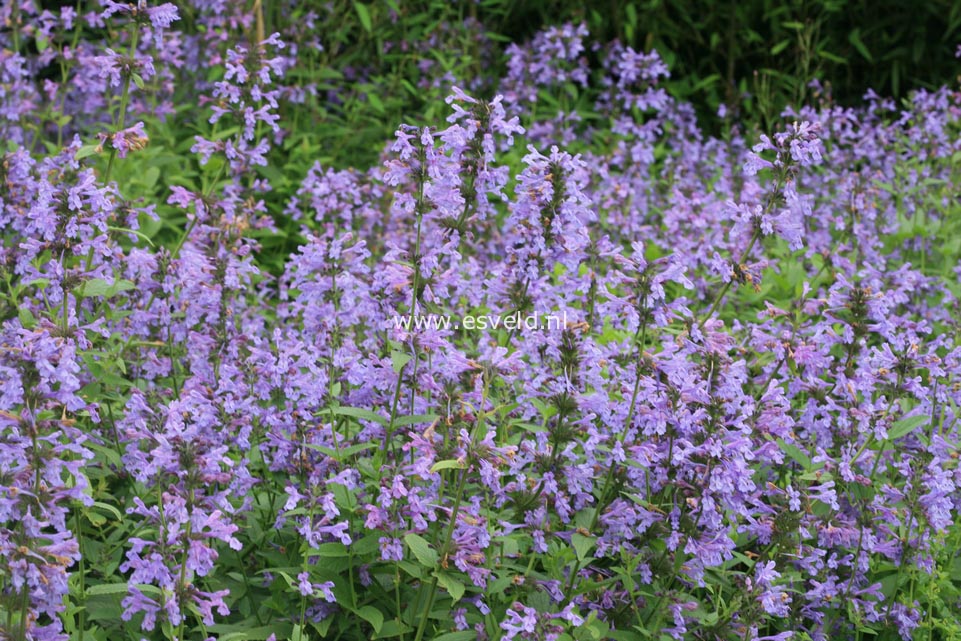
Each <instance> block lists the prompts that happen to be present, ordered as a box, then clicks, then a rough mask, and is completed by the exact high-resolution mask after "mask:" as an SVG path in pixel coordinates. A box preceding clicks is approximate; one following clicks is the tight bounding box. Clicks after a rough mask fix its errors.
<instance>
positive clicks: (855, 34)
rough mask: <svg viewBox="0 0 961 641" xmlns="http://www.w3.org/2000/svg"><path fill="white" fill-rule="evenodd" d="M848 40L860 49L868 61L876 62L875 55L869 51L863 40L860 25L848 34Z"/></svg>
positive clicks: (859, 51)
mask: <svg viewBox="0 0 961 641" xmlns="http://www.w3.org/2000/svg"><path fill="white" fill-rule="evenodd" d="M848 42H850V43H851V44H852V45H854V48H855V49H857V50H858V53H860V54H861V55H862V56H864V59H865V60H867V61H868V62H874V57H873V56H872V55H871V52H870V51H868V48H867V47H866V46H864V41H863V40H861V28H860V27H857V28H855V29H854V30H853V31H852V32H851V33H849V34H848Z"/></svg>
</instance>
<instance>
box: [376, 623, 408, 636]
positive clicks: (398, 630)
mask: <svg viewBox="0 0 961 641" xmlns="http://www.w3.org/2000/svg"><path fill="white" fill-rule="evenodd" d="M413 630H414V629H413V628H412V627H410V626H409V625H407V624H406V623H401V622H399V621H397V620H396V619H390V620H388V621H384V625H383V626H381V628H380V633H379V634H376V635H374V638H375V639H392V638H394V637H399V636H400V635H402V634H407V633H408V632H413Z"/></svg>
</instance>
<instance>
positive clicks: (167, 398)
mask: <svg viewBox="0 0 961 641" xmlns="http://www.w3.org/2000/svg"><path fill="white" fill-rule="evenodd" d="M258 11H260V13H258ZM3 12H4V13H3V14H2V17H3V19H4V20H5V21H6V24H8V25H13V28H6V29H5V30H4V31H3V32H2V34H0V43H2V46H3V48H2V52H0V133H2V136H0V137H2V139H3V140H5V141H7V148H6V149H5V150H4V155H3V160H2V165H0V179H2V187H0V229H2V230H3V235H2V238H0V285H2V288H0V289H2V292H0V321H2V325H0V637H2V638H9V639H66V638H70V639H83V638H93V639H97V640H101V639H108V638H109V639H120V638H131V639H141V638H148V639H194V638H196V639H203V638H220V639H224V640H228V639H229V640H232V641H236V640H240V639H267V638H270V637H272V638H276V639H297V640H302V639H314V638H332V639H333V638H339V639H352V640H359V639H371V638H400V639H404V640H408V641H410V640H413V641H422V640H426V639H435V640H437V641H471V640H473V639H477V640H484V639H504V640H508V639H532V640H533V639H538V640H540V639H557V640H566V641H570V640H571V639H576V640H577V641H588V640H590V641H598V640H600V639H615V640H618V641H630V640H634V639H663V638H674V639H735V638H736V639H750V640H751V641H763V640H775V639H777V640H782V639H789V638H793V639H808V638H810V639H827V638H836V639H841V638H844V639H848V638H851V639H854V638H859V639H860V638H868V636H875V637H877V638H892V639H893V638H902V639H911V638H928V639H949V638H957V635H959V634H961V625H959V622H958V618H957V612H958V611H961V593H959V585H961V564H959V563H958V561H957V559H955V558H954V550H956V549H957V548H958V545H959V543H961V527H959V525H958V510H959V508H961V492H959V489H958V487H959V484H961V471H959V467H958V451H959V450H958V443H959V437H961V427H959V417H961V414H959V409H958V406H959V404H961V377H959V374H961V347H959V338H958V337H959V319H961V312H959V304H958V296H959V294H961V292H959V288H958V283H957V280H958V278H959V276H961V266H959V265H961V264H959V262H958V258H959V244H961V243H959V242H958V241H957V238H959V237H961V236H958V234H959V232H961V220H959V217H961V215H959V209H958V207H959V205H958V190H957V185H958V171H959V169H961V144H959V119H961V94H959V93H958V92H956V91H954V90H952V89H949V88H944V89H941V90H938V91H918V92H917V93H916V94H915V95H914V97H913V99H912V100H911V101H910V102H909V103H906V104H904V105H900V106H899V105H895V104H893V103H891V102H889V101H885V100H883V99H881V98H880V97H877V96H874V95H869V96H868V97H867V99H866V102H865V105H864V106H863V108H860V109H857V110H851V109H842V108H838V107H835V106H833V105H832V104H831V102H830V96H829V94H828V93H827V91H826V90H825V92H824V93H823V101H822V102H821V104H819V105H815V106H811V107H805V108H803V109H799V110H798V111H797V112H796V113H789V114H785V119H784V121H783V126H782V127H781V128H780V129H779V130H778V131H776V132H771V134H770V135H756V134H754V133H753V132H750V130H748V129H747V128H746V127H744V126H734V127H733V128H732V130H731V131H730V132H729V134H728V135H726V136H725V137H723V138H720V139H718V138H712V137H707V136H704V135H702V134H701V132H700V131H699V129H698V127H697V123H696V122H695V120H694V119H693V116H692V112H691V110H690V109H689V108H688V107H687V106H686V105H685V104H682V103H678V102H676V101H675V100H674V99H672V98H671V97H670V96H669V95H668V94H667V93H666V92H665V91H663V90H662V89H661V88H660V87H659V84H658V83H659V81H660V80H661V79H663V78H664V77H665V76H666V75H667V74H668V69H667V66H666V65H665V64H664V63H663V62H662V61H661V60H660V58H659V57H658V56H657V54H656V53H653V52H652V53H643V52H638V51H635V50H633V49H631V48H630V47H626V46H623V45H621V44H619V43H611V44H609V45H605V46H598V45H595V44H592V43H591V41H590V36H589V34H588V33H587V31H586V29H585V28H583V27H582V26H577V25H566V26H560V27H556V28H552V29H550V30H548V31H546V32H543V33H541V34H539V35H538V36H537V37H536V38H535V39H534V40H533V41H532V42H530V43H517V44H514V45H511V46H510V47H509V48H508V49H507V55H508V60H507V64H506V69H507V73H506V75H505V77H504V78H503V79H496V78H489V77H485V78H474V79H471V78H458V77H455V76H453V75H452V74H450V73H448V70H445V69H442V68H439V67H437V66H436V65H433V66H432V65H431V64H429V61H428V64H424V65H422V71H423V74H424V79H425V80H424V83H425V84H424V87H440V88H442V90H443V91H444V92H445V93H446V94H447V95H448V96H449V97H448V98H447V107H446V115H445V117H446V121H445V120H443V119H441V120H439V121H438V122H437V123H435V124H434V125H433V126H408V125H403V126H400V128H399V129H398V130H397V134H396V138H395V140H394V141H393V142H391V143H390V144H389V145H388V146H387V147H386V148H385V151H384V153H383V162H382V163H381V164H379V165H377V166H374V167H371V168H354V169H346V170H344V169H339V170H338V169H334V168H332V167H331V166H329V165H325V164H322V163H319V162H318V163H315V164H313V166H310V167H307V166H304V167H302V172H301V173H300V174H299V175H290V174H289V171H288V169H289V166H290V165H289V164H287V165H283V164H281V163H280V161H277V159H278V158H283V157H288V158H289V157H291V156H292V155H294V154H296V150H292V145H289V144H288V141H289V140H290V138H289V134H290V132H291V131H292V130H293V131H296V128H297V127H298V124H297V118H298V116H297V114H298V113H301V111H302V110H300V107H299V106H300V105H302V104H304V102H305V101H307V100H308V97H309V96H316V95H319V94H321V93H322V92H323V91H324V90H325V89H323V88H322V87H318V86H317V85H316V84H314V85H312V84H308V83H299V82H291V81H289V80H285V76H286V75H287V74H288V72H291V70H294V72H296V73H302V72H303V64H302V60H303V59H306V58H305V57H308V58H309V52H310V51H311V49H316V47H317V46H318V44H317V43H316V42H314V41H313V38H314V37H315V36H314V35H312V34H313V33H315V31H314V25H313V22H311V21H314V20H320V18H319V17H318V16H316V15H315V16H313V17H311V18H310V20H309V21H308V22H307V23H302V22H299V23H295V24H293V25H292V26H290V28H289V29H288V30H287V31H286V32H285V33H283V34H281V33H276V34H273V35H270V34H265V32H264V18H263V13H262V10H261V9H260V3H259V2H257V3H255V4H254V9H252V10H249V9H248V7H247V3H242V2H226V1H225V2H219V3H214V2H202V1H199V0H197V1H195V2H184V3H181V4H180V7H179V8H178V7H175V6H174V5H171V4H161V5H150V6H147V5H144V4H143V3H141V4H140V5H134V4H127V3H122V2H113V1H112V0H104V2H103V5H102V6H99V7H96V8H91V10H90V12H89V13H86V14H84V15H78V14H77V12H76V11H75V10H74V9H71V8H69V7H68V8H64V9H62V10H61V11H60V12H59V13H51V12H48V11H44V12H42V13H40V12H38V11H37V10H36V9H35V8H32V3H20V2H7V3H5V4H4V8H3ZM184 14H188V16H186V17H189V21H190V25H192V27H191V28H190V29H187V28H185V29H184V30H182V31H179V30H178V29H177V26H178V21H179V20H180V19H181V18H184V17H185V15H184ZM468 24H470V23H468ZM403 44H404V43H400V44H397V43H394V44H393V45H392V46H400V45H403ZM412 46H414V45H413V44H412ZM418 46H419V45H418ZM304 52H307V53H304ZM588 52H591V55H592V56H594V57H596V58H597V59H598V60H600V61H601V64H600V66H598V67H596V68H595V67H592V66H590V65H589V64H588V56H587V53H588ZM184 83H193V84H188V85H187V86H188V87H191V89H190V90H189V92H188V95H190V96H192V102H189V103H183V102H181V101H182V96H183V86H184ZM486 86H493V87H495V88H496V90H495V91H492V92H491V94H490V95H492V96H495V97H493V98H491V99H490V100H485V99H482V98H480V97H478V96H479V95H481V93H482V92H486V91H487V89H485V87H486ZM178 87H179V88H180V89H178ZM177 91H180V92H181V93H176V92H177ZM331 91H332V90H331ZM330 99H331V100H337V95H332V96H331V97H330ZM198 115H199V116H198ZM191 118H197V120H196V121H191V120H190V119H191ZM299 126H300V127H307V128H308V129H309V127H311V126H314V125H311V124H305V123H303V122H301V123H300V124H299ZM154 132H159V133H158V134H157V135H158V136H159V138H154V136H155V133H154ZM158 148H160V149H164V150H166V153H165V154H164V155H150V154H151V150H152V149H153V150H154V152H156V150H157V149H158ZM138 157H140V158H142V160H138ZM158 159H159V161H158ZM155 161H156V162H155ZM275 161H276V164H275ZM278 167H283V169H284V170H283V171H281V170H280V169H278ZM291 184H293V185H294V186H293V187H290V185H291ZM181 221H182V222H181ZM283 221H287V222H286V223H284V222H283ZM290 221H294V222H290ZM285 224H286V225H287V227H284V225H285ZM296 227H299V229H295V231H294V233H288V231H287V230H289V229H291V228H296ZM277 238H282V239H283V241H282V243H281V244H280V245H278V241H277ZM284 243H286V244H284ZM288 245H289V246H288ZM265 247H269V248H270V252H269V253H270V254H271V255H274V256H276V255H278V254H280V255H281V257H282V260H281V261H280V266H279V268H277V269H268V268H267V267H266V266H267V265H268V264H270V265H273V263H270V261H269V260H267V259H266V258H265V253H266V250H265V249H264V248H265ZM278 247H280V248H279V249H278ZM518 315H519V316H518ZM534 317H536V318H540V319H542V320H543V319H548V322H547V323H543V322H539V323H538V324H537V326H534V324H532V323H529V322H526V321H528V320H529V319H530V318H534ZM512 318H513V319H517V318H523V319H524V321H525V322H522V323H520V324H519V325H518V324H517V323H516V322H515V323H510V322H509V320H508V319H512ZM469 319H470V320H472V322H471V323H469V322H468V321H469ZM481 319H483V322H478V321H479V320H481ZM558 319H560V320H559V321H558ZM552 321H557V322H552ZM469 325H472V327H470V326H469ZM918 635H920V636H918Z"/></svg>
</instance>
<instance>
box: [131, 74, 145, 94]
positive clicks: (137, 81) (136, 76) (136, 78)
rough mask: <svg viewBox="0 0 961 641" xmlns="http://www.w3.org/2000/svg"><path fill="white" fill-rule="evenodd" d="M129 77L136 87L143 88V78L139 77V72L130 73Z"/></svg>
mask: <svg viewBox="0 0 961 641" xmlns="http://www.w3.org/2000/svg"><path fill="white" fill-rule="evenodd" d="M130 79H131V80H133V84H135V85H137V89H141V90H142V89H143V78H141V77H140V74H139V73H133V74H130Z"/></svg>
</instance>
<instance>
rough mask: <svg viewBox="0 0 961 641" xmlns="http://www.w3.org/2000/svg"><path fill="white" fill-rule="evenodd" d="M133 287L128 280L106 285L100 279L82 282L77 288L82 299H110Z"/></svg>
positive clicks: (119, 280)
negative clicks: (96, 297)
mask: <svg viewBox="0 0 961 641" xmlns="http://www.w3.org/2000/svg"><path fill="white" fill-rule="evenodd" d="M134 287H136V285H135V284H134V283H132V282H131V281H129V280H122V279H117V280H115V281H114V282H112V283H108V282H107V281H105V280H104V279H102V278H92V279H90V280H88V281H84V282H83V283H81V284H80V285H79V286H78V288H79V290H80V295H81V296H82V297H84V298H91V297H95V296H98V297H103V298H110V297H111V296H115V295H117V294H118V293H120V292H125V291H127V290H130V289H133V288H134Z"/></svg>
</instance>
